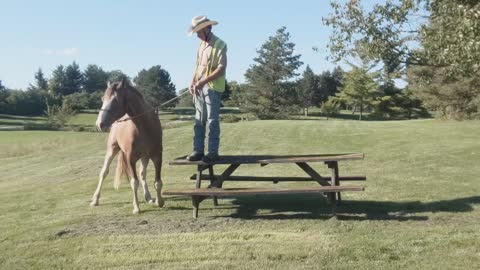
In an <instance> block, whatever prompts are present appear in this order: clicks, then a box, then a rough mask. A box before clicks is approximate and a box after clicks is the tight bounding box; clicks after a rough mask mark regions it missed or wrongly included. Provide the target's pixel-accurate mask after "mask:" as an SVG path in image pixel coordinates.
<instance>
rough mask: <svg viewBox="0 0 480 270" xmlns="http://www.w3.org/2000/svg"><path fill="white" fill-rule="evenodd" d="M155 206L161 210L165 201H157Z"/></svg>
mask: <svg viewBox="0 0 480 270" xmlns="http://www.w3.org/2000/svg"><path fill="white" fill-rule="evenodd" d="M156 205H157V206H158V207H160V208H162V207H163V206H164V205H165V201H164V200H163V199H162V200H158V201H157V202H156Z"/></svg>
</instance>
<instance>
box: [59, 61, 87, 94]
mask: <svg viewBox="0 0 480 270" xmlns="http://www.w3.org/2000/svg"><path fill="white" fill-rule="evenodd" d="M82 85H83V74H82V72H81V71H80V67H79V66H78V65H77V63H75V62H73V63H72V64H70V65H68V66H67V68H66V69H65V85H64V89H63V95H70V94H73V93H77V92H80V90H81V88H82Z"/></svg>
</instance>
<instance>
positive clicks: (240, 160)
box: [169, 153, 365, 165]
mask: <svg viewBox="0 0 480 270" xmlns="http://www.w3.org/2000/svg"><path fill="white" fill-rule="evenodd" d="M186 157H187V156H183V157H179V158H176V159H174V160H173V161H170V162H169V164H170V165H215V164H270V163H304V162H328V161H340V160H360V159H363V158H364V157H365V155H364V154H363V153H346V154H317V155H238V156H237V155H235V156H229V155H227V156H220V158H219V159H218V160H216V161H214V162H211V163H205V162H203V161H188V160H186Z"/></svg>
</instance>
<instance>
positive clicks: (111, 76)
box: [107, 70, 130, 83]
mask: <svg viewBox="0 0 480 270" xmlns="http://www.w3.org/2000/svg"><path fill="white" fill-rule="evenodd" d="M122 79H126V80H130V79H129V78H128V76H127V75H126V74H125V73H123V72H122V71H121V70H112V71H110V72H108V80H107V81H110V82H112V83H113V82H118V81H121V80H122Z"/></svg>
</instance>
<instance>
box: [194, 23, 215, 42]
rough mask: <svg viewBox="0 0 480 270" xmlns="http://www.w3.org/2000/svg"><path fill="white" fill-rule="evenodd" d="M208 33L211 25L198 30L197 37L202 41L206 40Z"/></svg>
mask: <svg viewBox="0 0 480 270" xmlns="http://www.w3.org/2000/svg"><path fill="white" fill-rule="evenodd" d="M210 33H212V26H211V25H209V26H207V27H205V28H202V29H200V30H198V31H197V37H198V38H199V39H201V40H202V41H208V38H209V37H210Z"/></svg>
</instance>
